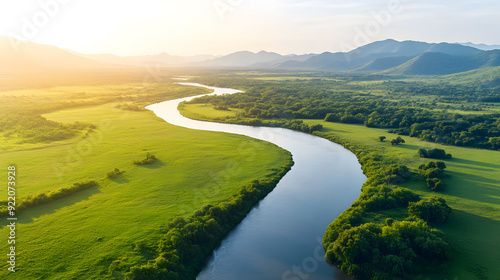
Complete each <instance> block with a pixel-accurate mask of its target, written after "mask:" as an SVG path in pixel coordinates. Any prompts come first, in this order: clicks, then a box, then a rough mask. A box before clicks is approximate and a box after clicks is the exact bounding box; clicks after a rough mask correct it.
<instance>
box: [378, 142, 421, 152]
mask: <svg viewBox="0 0 500 280" xmlns="http://www.w3.org/2000/svg"><path fill="white" fill-rule="evenodd" d="M386 141H387V140H386ZM389 142H390V140H389ZM394 147H398V148H403V149H408V150H414V151H416V150H418V149H420V148H422V146H417V145H410V144H400V145H394Z"/></svg>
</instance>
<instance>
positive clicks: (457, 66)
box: [0, 36, 500, 77]
mask: <svg viewBox="0 0 500 280" xmlns="http://www.w3.org/2000/svg"><path fill="white" fill-rule="evenodd" d="M473 45H474V44H471V43H465V44H450V43H439V44H436V43H424V42H416V41H403V42H399V41H396V40H392V39H388V40H384V41H378V42H373V43H370V44H367V45H365V46H361V47H359V48H357V49H355V50H352V51H350V52H345V53H343V52H337V53H331V52H324V53H321V54H304V55H281V54H278V53H273V52H266V51H260V52H258V53H253V52H249V51H240V52H235V53H232V54H229V55H225V56H220V57H215V56H210V55H201V56H189V57H182V56H174V55H169V54H166V53H161V54H157V55H146V56H128V57H121V56H116V55H111V54H94V55H89V54H79V53H76V52H73V51H67V50H62V49H59V48H57V47H54V46H48V45H41V44H36V43H33V42H27V41H19V40H16V39H13V38H9V37H5V36H3V37H2V36H0V65H1V67H0V76H4V77H5V76H9V75H15V74H16V73H26V72H30V73H32V72H44V71H70V70H91V69H107V68H108V69H109V68H120V67H141V68H144V67H152V66H153V67H170V66H183V67H195V68H240V69H241V68H245V69H275V70H325V71H356V72H376V73H384V74H397V75H445V74H454V73H460V72H465V71H470V70H476V69H481V68H487V67H497V66H500V50H498V49H493V50H481V49H479V48H476V47H473ZM474 46H480V47H482V48H493V47H494V46H486V45H474ZM485 46H486V47H485Z"/></svg>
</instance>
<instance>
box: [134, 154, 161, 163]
mask: <svg viewBox="0 0 500 280" xmlns="http://www.w3.org/2000/svg"><path fill="white" fill-rule="evenodd" d="M155 161H156V157H155V156H154V155H153V154H150V153H147V154H146V158H145V159H143V160H134V161H133V163H134V164H135V165H144V164H152V163H154V162H155Z"/></svg>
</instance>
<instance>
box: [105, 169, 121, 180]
mask: <svg viewBox="0 0 500 280" xmlns="http://www.w3.org/2000/svg"><path fill="white" fill-rule="evenodd" d="M124 172H125V171H120V169H118V168H115V169H114V170H112V171H109V172H108V173H106V177H107V178H109V179H113V178H116V176H118V175H120V174H122V173H124Z"/></svg>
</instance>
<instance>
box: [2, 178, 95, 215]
mask: <svg viewBox="0 0 500 280" xmlns="http://www.w3.org/2000/svg"><path fill="white" fill-rule="evenodd" d="M95 186H97V182H96V181H88V182H80V183H74V184H73V185H72V186H70V187H65V188H61V189H59V190H56V191H51V192H47V193H40V194H38V195H28V196H27V197H25V198H23V199H18V200H17V202H16V205H17V206H16V213H20V212H22V211H24V210H26V209H29V208H33V207H36V206H40V205H44V204H47V203H50V202H52V201H55V200H58V199H61V198H65V197H68V196H70V195H72V194H75V193H77V192H80V191H83V190H86V189H89V188H92V187H95ZM7 215H8V209H7V207H5V206H4V207H2V208H0V217H2V216H7Z"/></svg>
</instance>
